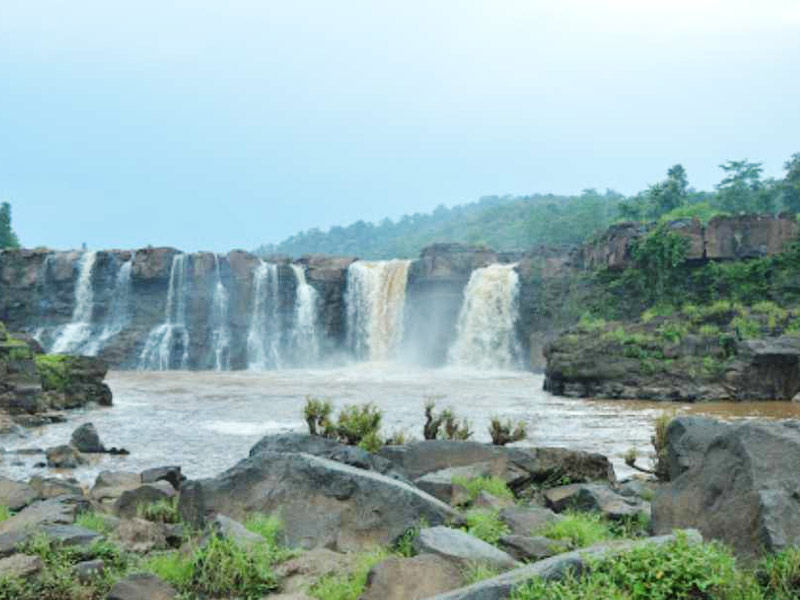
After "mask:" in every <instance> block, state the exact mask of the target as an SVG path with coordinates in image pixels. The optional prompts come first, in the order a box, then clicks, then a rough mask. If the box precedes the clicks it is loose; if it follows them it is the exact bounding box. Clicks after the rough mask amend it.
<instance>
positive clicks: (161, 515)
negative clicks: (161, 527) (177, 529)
mask: <svg viewBox="0 0 800 600" xmlns="http://www.w3.org/2000/svg"><path fill="white" fill-rule="evenodd" d="M136 516H137V517H139V518H141V519H147V520H148V521H153V522H154V523H180V520H181V517H180V514H179V513H178V497H177V496H173V497H172V498H164V499H163V500H158V501H156V502H150V503H147V504H140V505H139V506H137V507H136Z"/></svg>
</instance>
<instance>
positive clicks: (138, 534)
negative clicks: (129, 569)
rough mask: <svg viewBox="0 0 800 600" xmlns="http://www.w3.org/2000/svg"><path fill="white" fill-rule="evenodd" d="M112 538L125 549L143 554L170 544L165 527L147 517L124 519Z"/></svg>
mask: <svg viewBox="0 0 800 600" xmlns="http://www.w3.org/2000/svg"><path fill="white" fill-rule="evenodd" d="M111 538H112V539H113V540H114V541H115V542H118V543H119V545H120V546H122V547H123V548H124V549H125V550H128V551H129V552H138V553H141V554H144V553H146V552H150V551H151V550H163V549H165V548H167V546H168V544H167V537H166V535H165V533H164V527H163V526H162V525H161V524H160V523H153V522H151V521H146V520H145V519H136V518H134V519H123V520H122V521H121V522H120V523H119V525H118V526H117V527H116V529H114V532H113V533H112V535H111Z"/></svg>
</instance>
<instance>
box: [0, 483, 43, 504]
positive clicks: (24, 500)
mask: <svg viewBox="0 0 800 600" xmlns="http://www.w3.org/2000/svg"><path fill="white" fill-rule="evenodd" d="M37 497H38V494H37V493H36V490H35V489H33V488H32V487H31V486H29V485H26V484H24V483H20V482H18V481H14V480H12V479H6V478H5V477H0V506H5V507H6V508H9V509H11V510H13V511H18V510H22V509H23V508H25V507H26V506H28V505H29V504H30V503H31V502H33V501H34V500H36V498H37Z"/></svg>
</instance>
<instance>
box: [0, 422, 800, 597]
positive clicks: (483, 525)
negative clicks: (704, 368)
mask: <svg viewBox="0 0 800 600" xmlns="http://www.w3.org/2000/svg"><path fill="white" fill-rule="evenodd" d="M87 433H88V434H89V435H87ZM90 438H91V439H90ZM74 439H78V440H82V441H83V442H86V441H87V440H88V441H89V442H91V443H95V442H97V444H99V440H95V439H94V437H93V436H92V435H91V432H86V431H83V432H76V435H75V436H74ZM99 445H100V446H102V444H99ZM662 450H663V452H662V453H661V455H660V459H661V460H663V461H664V462H665V464H666V468H665V470H664V472H665V473H666V475H667V479H669V480H668V481H662V482H659V481H656V480H654V479H646V478H634V479H631V480H628V481H624V482H618V481H616V478H615V475H614V471H613V468H612V467H611V465H610V463H609V462H608V460H607V459H606V458H605V457H603V456H601V455H597V454H589V453H585V452H578V451H571V450H567V449H563V448H543V447H542V448H516V447H513V446H505V447H501V446H492V445H486V444H479V443H476V442H469V441H446V440H431V441H421V442H412V443H409V444H405V445H400V446H385V447H384V448H383V449H382V450H380V451H379V452H377V453H374V454H373V453H369V452H366V451H364V450H362V449H360V448H358V447H354V446H345V445H341V444H339V443H337V442H335V441H333V440H329V439H325V438H321V437H317V436H311V435H305V434H280V435H272V436H267V437H265V438H263V439H262V440H261V441H260V442H259V443H258V444H256V445H255V446H254V447H253V448H252V449H251V452H250V455H249V456H248V457H246V458H244V459H242V460H241V461H240V462H239V463H237V464H236V465H234V466H233V467H231V468H230V469H228V470H227V471H224V472H223V473H220V474H219V475H218V476H217V477H213V478H209V479H202V480H186V479H185V478H184V477H183V476H182V474H181V468H180V467H179V466H160V467H154V468H152V469H148V470H145V471H143V472H140V473H133V472H112V471H104V472H102V473H100V475H99V476H98V477H97V479H96V481H95V482H94V485H93V486H92V487H91V488H90V489H88V490H86V489H83V488H81V487H80V486H78V485H75V484H70V483H69V482H66V481H64V480H62V479H43V478H38V477H35V478H32V479H31V480H29V481H28V482H24V483H23V482H14V481H11V480H7V479H2V480H0V505H3V506H5V507H6V508H7V509H8V511H10V513H7V514H6V517H5V518H4V520H2V522H0V589H3V587H2V586H4V585H5V586H15V585H17V586H20V587H19V588H18V589H21V590H23V589H42V588H40V587H39V588H37V586H41V585H44V584H43V582H48V581H49V582H50V583H49V584H48V585H50V584H52V577H53V573H52V570H53V569H55V568H57V567H56V566H55V562H54V560H55V559H54V558H53V557H54V556H56V555H58V556H60V557H61V558H60V559H59V560H62V562H61V563H59V564H60V565H61V566H60V567H58V568H61V569H66V570H67V571H68V573H69V577H70V582H69V583H68V584H67V583H66V582H62V583H61V584H59V585H63V586H65V587H64V589H63V590H60V591H59V592H58V593H60V594H62V595H53V596H52V597H53V598H62V597H64V598H67V597H69V598H72V597H73V596H71V595H68V594H69V593H73V592H74V593H75V594H78V593H79V592H80V593H83V594H84V595H81V596H80V597H81V598H83V597H86V598H106V597H107V598H110V599H115V600H136V599H139V598H178V597H197V598H233V597H239V598H266V597H274V598H276V599H278V598H280V599H282V600H288V599H290V598H291V599H293V600H300V599H304V598H305V599H307V598H316V599H317V600H326V599H327V598H335V597H346V598H353V600H355V599H356V598H362V599H365V600H372V599H376V600H377V599H386V598H389V599H394V600H412V599H422V598H433V597H437V598H442V599H444V598H447V599H453V600H455V599H459V600H463V599H476V600H477V599H483V598H492V599H497V600H500V599H502V598H509V597H517V596H515V594H518V593H519V590H524V589H525V586H528V585H548V584H546V582H548V581H550V582H552V585H555V583H556V582H558V581H559V580H561V579H563V578H564V577H565V576H567V574H568V573H570V572H573V573H574V572H575V571H576V570H581V569H583V570H584V572H586V569H594V568H602V564H603V561H615V560H618V557H622V556H626V555H628V554H630V555H631V556H636V555H637V553H640V552H656V553H657V552H659V550H658V548H659V547H664V548H665V550H664V551H665V552H668V553H673V552H675V551H678V550H680V551H681V552H691V550H690V549H691V547H692V546H698V545H703V544H704V543H707V542H708V541H710V540H719V541H722V542H724V543H726V544H729V547H730V548H731V549H732V551H733V552H734V553H735V554H736V555H737V556H738V557H739V560H741V561H743V562H742V565H746V564H747V563H748V561H753V560H757V559H758V557H759V556H763V555H769V554H771V553H775V552H782V551H784V550H786V549H787V548H789V547H791V546H793V545H794V544H796V543H798V542H800V522H797V523H796V522H795V521H797V519H795V518H793V517H791V518H790V517H788V516H787V515H789V514H790V513H791V514H800V510H798V509H800V500H798V495H797V493H796V490H795V491H792V490H793V489H794V488H792V486H793V485H794V486H795V487H796V482H795V481H794V479H795V475H796V473H795V467H796V464H797V461H798V460H800V454H798V452H800V422H796V421H790V422H782V423H775V422H759V421H755V422H746V423H743V424H735V425H730V424H725V423H721V422H717V421H713V420H710V419H705V418H698V417H679V418H676V419H674V420H673V421H672V422H671V423H670V424H669V426H668V427H667V429H666V437H665V445H664V447H663V449H662ZM730 473H741V474H742V475H741V476H737V477H733V478H731V477H730V476H729V474H730ZM790 483H791V485H789V484H790ZM787 485H788V487H787ZM651 505H652V508H651ZM651 515H652V520H651ZM587 523H589V524H592V525H591V528H590V529H587V530H585V531H584V530H581V529H580V528H576V527H577V525H576V524H580V525H581V527H584V528H585V527H587ZM676 529H688V532H687V533H685V534H681V533H677V534H676V533H674V531H675V530H676ZM588 531H594V534H592V535H589V533H587V532H588ZM649 536H655V537H649ZM703 540H705V542H704V541H703ZM221 555H224V556H221ZM225 557H227V558H225ZM233 558H236V559H237V560H239V561H241V562H239V563H234V564H237V565H238V566H233V564H232V565H230V566H229V567H227V568H228V569H231V568H232V569H234V571H233V575H234V576H233V578H232V579H230V580H227V579H225V577H228V576H231V575H232V573H231V572H228V571H225V572H223V571H224V567H223V566H222V565H216V566H215V567H213V568H214V569H223V571H219V572H217V571H215V572H213V573H209V572H206V571H203V569H208V568H211V567H210V565H211V564H215V563H214V561H215V560H223V562H224V560H228V559H231V560H232V559H233ZM181 561H183V562H181ZM259 561H261V562H259ZM256 564H258V565H260V566H259V567H258V569H260V570H258V569H256V570H254V571H252V572H251V570H252V569H254V568H255V565H256ZM176 565H183V567H182V568H184V569H185V571H180V570H176V569H177V568H178V567H177V566H176ZM743 568H744V567H743ZM236 569H239V570H240V571H236ZM237 573H238V575H237ZM223 576H224V577H223ZM237 577H238V579H237ZM220 578H222V579H220ZM225 582H227V583H225ZM336 585H346V586H350V588H348V590H349V591H348V592H347V593H349V594H351V595H345V596H336V595H331V594H333V592H332V591H331V588H332V587H335V586H336ZM25 586H28V588H26V587H25ZM221 586H222V587H221ZM224 586H228V587H227V588H224ZM14 589H17V588H14ZM65 590H66V591H65ZM70 590H71V591H70ZM81 590H82V592H81ZM340 591H341V590H340ZM179 594H183V595H182V596H179ZM28 597H29V596H20V598H26V599H27V598H28ZM74 597H78V596H77V595H75V596H74ZM709 597H716V596H709Z"/></svg>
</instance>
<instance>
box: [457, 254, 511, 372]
mask: <svg viewBox="0 0 800 600" xmlns="http://www.w3.org/2000/svg"><path fill="white" fill-rule="evenodd" d="M515 267H516V265H500V264H495V265H489V266H488V267H484V268H482V269H476V270H474V271H473V272H472V275H470V278H469V283H467V287H466V288H465V290H464V304H463V305H462V307H461V312H460V313H459V315H458V325H457V331H456V340H455V342H454V343H453V346H452V347H451V348H450V352H449V356H448V362H449V363H450V364H451V365H457V366H465V367H478V368H482V369H508V368H511V367H514V366H516V364H517V361H518V357H519V354H520V350H519V342H518V340H517V335H516V321H517V317H518V303H519V276H518V275H517V272H516V270H515Z"/></svg>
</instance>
